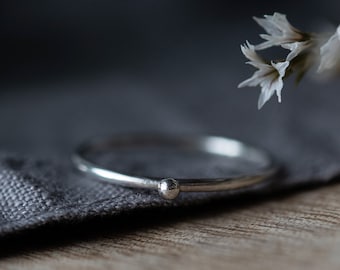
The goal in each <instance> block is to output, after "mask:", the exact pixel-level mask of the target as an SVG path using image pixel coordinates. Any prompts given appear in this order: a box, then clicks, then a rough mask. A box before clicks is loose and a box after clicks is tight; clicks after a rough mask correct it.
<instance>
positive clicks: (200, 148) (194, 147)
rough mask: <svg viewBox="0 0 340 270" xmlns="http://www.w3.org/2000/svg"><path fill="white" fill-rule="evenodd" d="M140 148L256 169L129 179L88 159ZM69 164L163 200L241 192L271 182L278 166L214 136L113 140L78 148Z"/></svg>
mask: <svg viewBox="0 0 340 270" xmlns="http://www.w3.org/2000/svg"><path fill="white" fill-rule="evenodd" d="M141 146H142V147H143V146H152V147H157V146H167V147H170V148H171V149H172V150H173V151H177V150H178V151H183V150H184V151H194V152H199V153H203V154H208V155H216V156H219V157H221V156H222V157H226V158H228V159H235V160H236V161H237V160H243V161H245V162H247V163H248V164H252V166H255V168H256V169H255V171H253V172H251V173H249V172H248V173H247V172H244V173H243V172H241V173H240V174H238V175H222V176H221V177H211V178H209V177H202V178H199V177H195V178H186V177H183V178H181V177H176V179H175V178H173V177H172V176H171V175H160V176H159V177H158V176H157V177H148V176H145V175H133V174H131V175H130V174H126V173H125V172H124V173H123V172H121V171H115V170H111V169H108V168H107V167H105V166H101V165H99V164H98V163H100V162H95V161H93V160H92V159H90V158H89V156H90V155H91V154H94V153H96V154H98V153H101V152H104V151H106V152H107V151H109V152H113V153H114V151H117V150H121V149H124V148H125V147H128V148H130V149H134V147H136V148H138V147H141ZM72 160H73V163H74V164H75V166H76V167H77V168H78V169H79V170H80V171H82V172H85V173H86V174H88V175H90V176H92V177H94V178H95V179H98V180H103V181H106V182H109V183H111V184H116V185H121V186H125V187H131V188H143V189H151V190H158V192H159V194H160V195H161V196H162V197H163V198H164V199H175V198H176V197H177V196H178V195H179V193H180V192H210V191H225V190H232V189H239V188H244V187H248V186H251V185H254V184H257V183H259V182H262V181H264V180H266V179H268V178H270V177H271V176H273V175H274V173H275V172H276V171H277V166H276V165H275V164H274V162H273V161H272V159H271V158H270V156H269V155H268V154H267V153H266V152H264V151H262V150H260V149H257V148H254V147H252V146H248V145H246V144H244V143H242V142H240V141H237V140H233V139H229V138H225V137H217V136H170V135H169V136H164V135H156V136H155V135H138V136H137V135H132V136H131V135H128V136H113V137H110V138H105V139H99V140H98V139H97V140H93V141H88V142H86V143H84V144H81V145H80V146H79V147H78V148H77V149H76V150H75V152H74V154H73V156H72ZM235 160H234V161H235ZM113 165H114V164H113ZM151 166H152V164H151Z"/></svg>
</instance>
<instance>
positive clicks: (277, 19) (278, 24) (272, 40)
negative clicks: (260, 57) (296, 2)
mask: <svg viewBox="0 0 340 270" xmlns="http://www.w3.org/2000/svg"><path fill="white" fill-rule="evenodd" d="M254 20H255V21H256V22H257V23H258V24H259V25H260V26H262V27H263V28H264V30H265V31H266V32H267V34H261V35H260V37H261V38H263V39H264V40H266V41H265V42H263V43H260V44H259V45H256V46H255V48H256V50H263V49H267V48H269V47H272V46H283V45H284V44H289V43H294V42H302V41H306V40H308V39H309V35H308V34H306V33H303V32H301V31H300V30H298V29H296V28H295V27H293V26H292V25H291V24H290V23H289V22H288V20H287V18H286V15H284V14H281V13H277V12H275V13H274V14H273V15H264V19H263V18H257V17H254Z"/></svg>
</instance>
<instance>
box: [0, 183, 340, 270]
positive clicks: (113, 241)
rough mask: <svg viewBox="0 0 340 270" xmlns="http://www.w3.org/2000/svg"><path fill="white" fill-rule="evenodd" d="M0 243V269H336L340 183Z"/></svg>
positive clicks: (339, 256) (339, 248)
mask: <svg viewBox="0 0 340 270" xmlns="http://www.w3.org/2000/svg"><path fill="white" fill-rule="evenodd" d="M224 204H229V205H227V206H219V204H217V203H214V204H210V205H206V206H204V207H203V208H197V209H192V210H190V211H189V210H188V209H186V210H183V211H179V212H176V211H163V212H162V211H159V212H157V213H139V214H136V215H134V216H133V218H132V217H123V218H121V217H120V218H119V219H116V220H115V219H113V220H107V221H102V222H98V221H95V222H90V223H88V224H86V225H84V224H83V225H76V226H74V227H73V228H72V229H70V227H67V228H61V229H59V231H58V232H55V233H54V236H53V237H52V238H51V233H50V231H49V230H52V229H53V228H51V229H47V230H46V231H45V232H39V233H36V235H33V236H32V234H30V235H29V236H25V235H24V236H22V238H21V237H18V238H16V239H9V240H8V241H6V242H4V243H1V248H2V254H1V255H2V256H1V257H2V258H1V259H0V269H1V270H3V269H63V270H65V269H127V270H130V269H148V270H149V269H157V270H159V269H162V270H166V269H176V268H177V269H189V270H190V269H195V270H196V269H214V270H217V269H259V270H263V269H318V270H320V269H325V270H326V269H327V270H330V269H340V184H333V185H330V186H327V187H322V188H318V189H314V190H309V191H301V192H296V193H294V194H289V195H285V196H283V197H282V196H281V197H278V196H273V197H272V198H266V199H260V200H259V199H256V200H252V199H250V200H249V201H247V202H244V200H243V201H242V202H237V201H236V202H235V201H234V202H224Z"/></svg>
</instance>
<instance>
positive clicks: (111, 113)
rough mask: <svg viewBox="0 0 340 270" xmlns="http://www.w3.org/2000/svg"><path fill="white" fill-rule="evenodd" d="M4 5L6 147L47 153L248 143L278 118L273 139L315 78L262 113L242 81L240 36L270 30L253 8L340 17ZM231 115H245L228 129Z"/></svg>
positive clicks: (295, 5)
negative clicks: (119, 138) (112, 143)
mask: <svg viewBox="0 0 340 270" xmlns="http://www.w3.org/2000/svg"><path fill="white" fill-rule="evenodd" d="M0 6H1V11H0V33H1V45H2V46H1V47H2V49H1V58H0V63H1V64H0V65H1V73H0V76H1V77H0V79H1V80H0V127H1V131H0V149H1V152H7V151H9V152H19V153H23V154H29V155H44V156H49V157H50V156H57V157H59V156H64V155H65V154H68V152H69V151H70V149H72V147H73V146H74V145H75V144H77V143H78V142H79V141H82V140H83V139H86V138H88V137H91V136H96V135H103V134H109V133H122V132H123V133H124V132H136V131H137V132H141V131H142V132H150V131H160V132H192V133H214V134H219V135H228V136H233V137H237V138H240V139H247V140H248V141H249V140H252V137H251V136H249V133H250V132H252V133H254V132H259V134H258V136H257V137H261V136H262V135H263V132H264V131H266V127H267V126H268V123H271V124H270V126H271V131H270V132H269V133H268V132H267V131H268V130H267V131H266V132H267V136H273V135H274V136H275V130H277V129H275V126H276V125H279V124H280V121H279V120H277V119H280V115H282V114H285V113H287V111H286V110H287V108H288V105H287V106H285V104H290V105H289V107H291V106H294V104H295V103H294V102H296V104H295V106H298V105H297V104H298V102H299V100H301V99H304V98H305V97H306V92H305V91H307V90H305V89H307V88H308V82H306V83H305V85H306V86H305V87H301V89H300V90H299V91H295V89H293V91H288V90H287V91H286V90H285V93H284V96H283V100H284V103H283V105H278V104H276V102H274V101H272V102H270V104H268V105H266V106H265V108H264V110H263V111H261V112H257V108H256V104H257V97H258V94H259V89H255V88H249V89H247V88H245V89H237V85H238V83H239V82H240V81H242V80H244V79H245V78H247V77H249V76H250V75H251V74H252V72H253V69H251V68H250V67H248V66H245V65H244V62H245V58H244V57H243V55H242V54H241V52H240V49H239V45H240V44H241V43H243V42H244V41H245V40H249V41H251V42H252V43H257V42H259V41H260V40H259V37H258V34H260V33H262V32H263V30H262V29H261V28H260V27H259V26H258V25H257V24H256V23H255V22H254V21H253V20H252V16H258V17H260V16H262V15H264V14H272V13H273V12H275V11H277V12H281V13H285V14H287V16H288V19H289V20H290V22H291V23H292V24H293V25H294V26H296V27H297V28H300V29H302V30H306V31H309V30H313V29H314V30H315V29H316V26H318V25H320V22H322V23H325V24H328V23H329V24H332V23H334V24H335V25H336V24H338V23H339V19H340V17H339V8H340V4H339V2H338V1H336V0H325V1H307V0H302V1H293V0H287V1H221V0H219V1H218V0H209V1H203V0H186V1H183V0H182V1H180V0H171V1H170V0H169V1H167V0H164V1H156V0H145V1H130V0H127V1H113V0H111V1H89V0H88V1H78V0H76V1H65V0H59V1H49V0H45V1H34V2H32V1H16V0H11V1H9V0H5V1H2V2H1V4H0ZM309 91H312V90H309ZM321 99H322V98H321ZM317 102H320V99H319V98H318V97H317V98H315V100H311V101H310V104H311V105H310V106H315V105H316V104H317ZM327 102H328V101H327ZM269 112H270V113H269ZM250 116H251V117H250ZM273 118H274V119H273ZM275 118H277V119H275ZM235 119H236V120H237V122H238V123H239V124H237V125H233V127H232V128H230V126H228V123H229V122H233V123H235V122H236V121H235ZM276 123H277V124H276ZM261 130H262V131H261ZM276 132H277V131H276ZM257 143H258V142H257ZM260 143H261V142H260ZM266 145H269V147H270V142H266Z"/></svg>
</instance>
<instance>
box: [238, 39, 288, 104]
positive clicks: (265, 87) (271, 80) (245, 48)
mask: <svg viewBox="0 0 340 270" xmlns="http://www.w3.org/2000/svg"><path fill="white" fill-rule="evenodd" d="M241 50H242V52H243V54H244V55H245V56H246V57H247V58H248V59H249V60H250V61H248V62H247V64H250V65H252V66H254V67H256V68H258V70H257V71H255V73H254V74H253V76H252V77H250V78H249V79H247V80H245V81H243V82H241V83H240V84H239V85H238V87H239V88H240V87H245V86H260V87H261V94H260V97H259V100H258V108H259V109H261V108H262V106H263V105H264V104H265V103H266V102H267V101H268V100H269V99H270V98H271V97H272V96H273V94H274V93H275V92H276V95H277V97H278V101H279V102H281V90H282V88H283V77H284V76H285V74H286V70H287V68H288V66H289V61H284V62H277V63H274V62H273V61H271V62H270V63H268V62H266V61H265V60H264V59H263V58H261V57H260V56H259V55H258V54H257V53H256V51H255V47H254V46H253V45H251V44H250V43H249V42H246V44H244V45H241Z"/></svg>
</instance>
